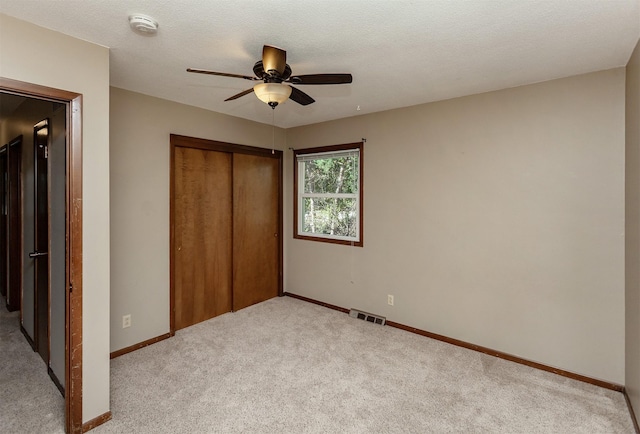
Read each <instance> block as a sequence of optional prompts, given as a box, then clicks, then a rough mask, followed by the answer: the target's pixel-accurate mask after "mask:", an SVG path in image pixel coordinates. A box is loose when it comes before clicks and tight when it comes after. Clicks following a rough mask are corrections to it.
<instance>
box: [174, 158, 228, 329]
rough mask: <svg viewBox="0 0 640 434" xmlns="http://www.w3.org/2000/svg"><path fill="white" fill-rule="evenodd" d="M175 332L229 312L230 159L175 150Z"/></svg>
mask: <svg viewBox="0 0 640 434" xmlns="http://www.w3.org/2000/svg"><path fill="white" fill-rule="evenodd" d="M174 159H175V160H174V203H173V207H174V208H173V209H174V225H175V226H174V236H175V240H174V291H175V292H174V309H175V312H174V315H175V317H174V318H175V329H176V330H179V329H182V328H184V327H188V326H190V325H193V324H196V323H198V322H201V321H205V320H207V319H210V318H213V317H214V316H217V315H221V314H223V313H225V312H229V311H230V310H231V264H232V263H231V254H232V249H231V246H232V244H231V242H232V239H231V228H232V225H231V211H232V209H231V193H232V189H231V154H229V153H226V152H215V151H207V150H202V149H193V148H183V147H177V148H175V155H174Z"/></svg>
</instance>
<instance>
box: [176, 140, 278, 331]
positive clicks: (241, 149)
mask: <svg viewBox="0 0 640 434" xmlns="http://www.w3.org/2000/svg"><path fill="white" fill-rule="evenodd" d="M170 147H171V149H170V186H169V249H170V251H169V262H170V263H169V328H170V335H171V336H173V335H175V332H176V324H175V276H174V267H175V259H176V258H175V218H174V216H175V209H174V206H175V181H176V180H175V151H176V148H179V147H183V148H193V149H202V150H206V151H218V152H227V153H231V154H249V155H257V156H262V157H268V158H274V159H277V160H278V175H279V176H278V233H279V236H278V239H279V242H278V252H277V256H278V296H279V297H282V296H283V283H282V282H283V236H282V234H283V217H282V214H283V192H282V188H283V187H282V185H283V183H282V182H283V181H282V176H283V173H282V167H283V162H282V159H283V158H282V151H280V150H277V149H267V148H258V147H254V146H247V145H239V144H235V143H226V142H219V141H216V140H208V139H201V138H195V137H188V136H181V135H177V134H171V135H170Z"/></svg>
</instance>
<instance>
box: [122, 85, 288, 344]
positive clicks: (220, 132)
mask: <svg viewBox="0 0 640 434" xmlns="http://www.w3.org/2000/svg"><path fill="white" fill-rule="evenodd" d="M263 109H264V110H271V109H270V108H269V107H268V106H267V105H266V104H265V105H264V108H263ZM276 116H277V113H276ZM110 119H111V134H110V135H111V150H110V159H111V351H116V350H119V349H122V348H126V347H128V346H131V345H134V344H137V343H139V342H141V341H145V340H147V339H151V338H154V337H156V336H159V335H162V334H164V333H167V332H169V135H170V134H180V135H184V136H191V137H200V138H205V139H211V140H218V141H221V142H229V143H237V144H242V145H249V146H256V147H261V148H271V147H272V144H273V133H274V131H273V129H272V126H271V125H265V124H259V123H256V122H252V121H247V120H244V119H240V118H236V117H231V116H227V115H223V114H219V113H214V112H211V111H207V110H203V109H198V108H195V107H191V106H187V105H183V104H178V103H174V102H170V101H166V100H162V99H158V98H152V97H149V96H145V95H142V94H138V93H133V92H129V91H126V90H122V89H117V88H111V115H110ZM275 142H276V144H275V148H276V149H280V150H281V149H284V131H283V130H281V129H276V130H275ZM126 314H131V320H132V325H131V327H130V328H127V329H123V328H122V316H123V315H126Z"/></svg>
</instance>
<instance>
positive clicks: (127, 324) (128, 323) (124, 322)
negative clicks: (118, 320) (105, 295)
mask: <svg viewBox="0 0 640 434" xmlns="http://www.w3.org/2000/svg"><path fill="white" fill-rule="evenodd" d="M127 327H131V315H124V316H123V317H122V328H123V329H126V328H127Z"/></svg>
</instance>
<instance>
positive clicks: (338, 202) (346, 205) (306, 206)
mask: <svg viewBox="0 0 640 434" xmlns="http://www.w3.org/2000/svg"><path fill="white" fill-rule="evenodd" d="M294 155H295V161H294V170H293V173H294V209H295V216H294V229H293V231H294V233H293V236H294V238H301V239H307V240H314V241H324V242H329V243H336V244H348V245H354V246H360V247H362V143H352V144H349V145H337V146H327V147H322V148H311V149H300V150H296V151H294Z"/></svg>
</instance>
